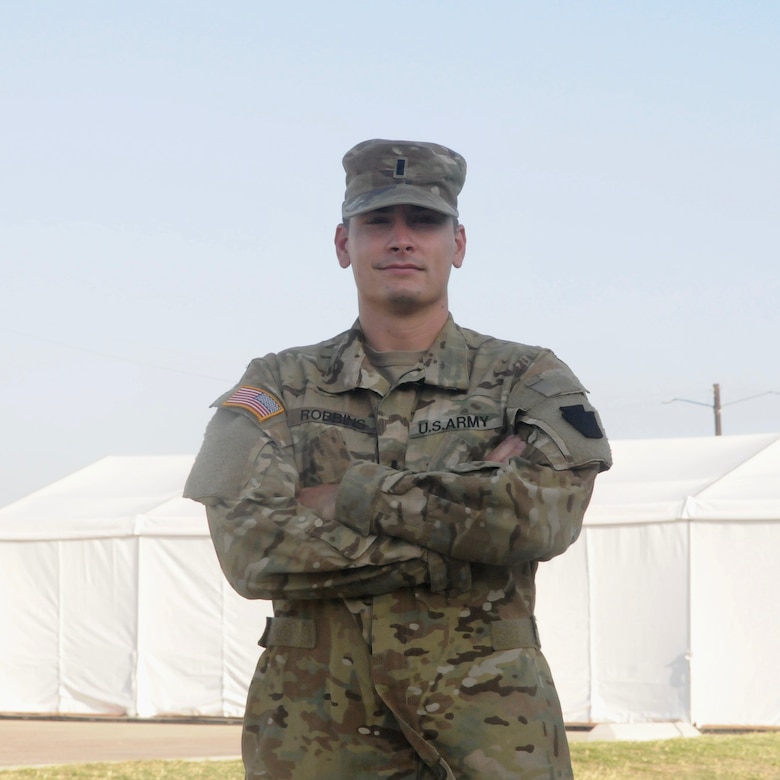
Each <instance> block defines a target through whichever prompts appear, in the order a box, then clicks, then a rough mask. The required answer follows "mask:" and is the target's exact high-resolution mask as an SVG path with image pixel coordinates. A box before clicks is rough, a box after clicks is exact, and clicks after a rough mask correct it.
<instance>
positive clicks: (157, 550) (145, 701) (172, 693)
mask: <svg viewBox="0 0 780 780" xmlns="http://www.w3.org/2000/svg"><path fill="white" fill-rule="evenodd" d="M215 566H216V556H215V554H214V551H213V548H212V544H211V540H210V539H207V538H202V539H188V538H185V539H182V538H173V539H164V538H160V537H157V538H151V539H145V538H144V539H140V540H139V581H138V624H139V627H138V633H139V640H138V680H137V686H138V687H137V690H138V700H137V707H138V715H139V716H140V717H152V716H155V715H167V714H171V713H178V714H186V715H221V714H222V699H223V691H222V667H223V644H222V642H223V640H222V634H223V615H222V594H221V576H222V575H221V573H219V572H218V571H215Z"/></svg>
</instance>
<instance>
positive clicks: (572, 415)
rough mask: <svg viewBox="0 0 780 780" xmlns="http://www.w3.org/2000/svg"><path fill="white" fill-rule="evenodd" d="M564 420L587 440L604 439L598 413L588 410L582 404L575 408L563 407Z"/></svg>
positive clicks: (576, 405) (575, 405) (574, 406)
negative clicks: (597, 416)
mask: <svg viewBox="0 0 780 780" xmlns="http://www.w3.org/2000/svg"><path fill="white" fill-rule="evenodd" d="M560 408H561V414H562V415H563V419H564V420H566V422H567V423H569V425H573V426H574V427H575V428H576V429H577V430H578V431H579V432H580V433H581V434H582V435H583V436H585V437H586V438H587V439H603V438H604V433H603V431H602V430H601V428H600V426H599V423H598V420H597V419H596V413H595V412H592V411H590V410H588V409H586V408H585V407H584V406H583V405H582V404H574V405H573V406H561V407H560Z"/></svg>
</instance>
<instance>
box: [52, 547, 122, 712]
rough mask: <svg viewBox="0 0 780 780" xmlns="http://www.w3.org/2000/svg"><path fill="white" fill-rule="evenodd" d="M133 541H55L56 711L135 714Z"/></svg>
mask: <svg viewBox="0 0 780 780" xmlns="http://www.w3.org/2000/svg"><path fill="white" fill-rule="evenodd" d="M137 547H138V545H137V540H135V539H132V538H130V539H92V540H69V541H65V542H61V543H60V560H61V563H60V571H61V581H60V597H61V600H62V610H63V615H66V616H67V618H66V619H63V620H62V623H61V627H60V632H61V642H60V643H61V655H62V662H61V680H60V686H61V700H60V712H66V713H75V714H113V715H119V714H124V713H128V712H133V710H134V699H135V685H134V678H135V652H134V648H135V646H136V619H137V613H136V578H137V563H138V561H137Z"/></svg>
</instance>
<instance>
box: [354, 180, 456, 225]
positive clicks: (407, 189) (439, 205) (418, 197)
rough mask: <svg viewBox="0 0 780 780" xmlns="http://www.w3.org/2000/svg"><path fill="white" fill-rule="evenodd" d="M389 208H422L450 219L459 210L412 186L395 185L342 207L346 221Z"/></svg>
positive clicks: (375, 191) (438, 197) (356, 199)
mask: <svg viewBox="0 0 780 780" xmlns="http://www.w3.org/2000/svg"><path fill="white" fill-rule="evenodd" d="M387 206H422V207H423V208H427V209H432V210H433V211H438V212H440V213H441V214H446V215H447V216H450V217H457V216H458V210H457V209H456V208H453V207H452V206H451V205H450V204H449V203H447V201H445V200H444V199H443V198H442V197H440V196H439V195H436V194H435V193H433V192H428V191H427V190H425V189H424V188H422V187H418V186H414V185H411V184H393V185H391V186H389V187H380V188H379V189H376V190H371V191H370V192H364V193H363V194H362V195H358V197H357V198H353V199H352V200H351V201H349V203H346V202H345V203H344V204H343V206H342V207H341V215H342V217H343V218H344V219H349V217H355V216H357V215H358V214H365V213H366V212H367V211H374V209H381V208H385V207H387Z"/></svg>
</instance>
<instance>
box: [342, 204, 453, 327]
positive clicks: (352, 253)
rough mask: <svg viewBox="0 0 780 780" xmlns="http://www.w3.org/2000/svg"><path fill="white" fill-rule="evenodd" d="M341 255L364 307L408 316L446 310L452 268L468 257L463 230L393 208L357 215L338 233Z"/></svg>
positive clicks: (433, 216)
mask: <svg viewBox="0 0 780 780" xmlns="http://www.w3.org/2000/svg"><path fill="white" fill-rule="evenodd" d="M335 243H336V254H337V255H338V258H339V264H340V265H341V267H342V268H348V267H349V266H352V272H353V274H354V276H355V284H356V285H357V290H358V300H359V302H360V305H361V307H363V306H370V307H371V308H372V310H373V311H375V312H378V311H383V312H385V313H388V314H396V315H399V314H406V313H411V312H418V311H422V310H425V309H426V308H428V307H435V308H441V306H445V307H446V305H447V284H448V282H449V277H450V271H451V270H452V268H453V267H455V268H460V266H461V264H462V263H463V257H464V255H465V253H466V233H465V231H464V229H463V226H462V225H457V226H456V227H454V228H453V220H452V218H451V217H448V216H447V215H445V214H441V213H439V212H438V211H433V210H431V209H426V208H422V207H420V206H389V207H387V208H381V209H376V210H375V211H368V212H366V213H365V214H358V215H357V216H356V217H352V218H351V219H350V221H349V229H347V228H345V227H344V225H339V226H338V227H337V228H336V239H335Z"/></svg>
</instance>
